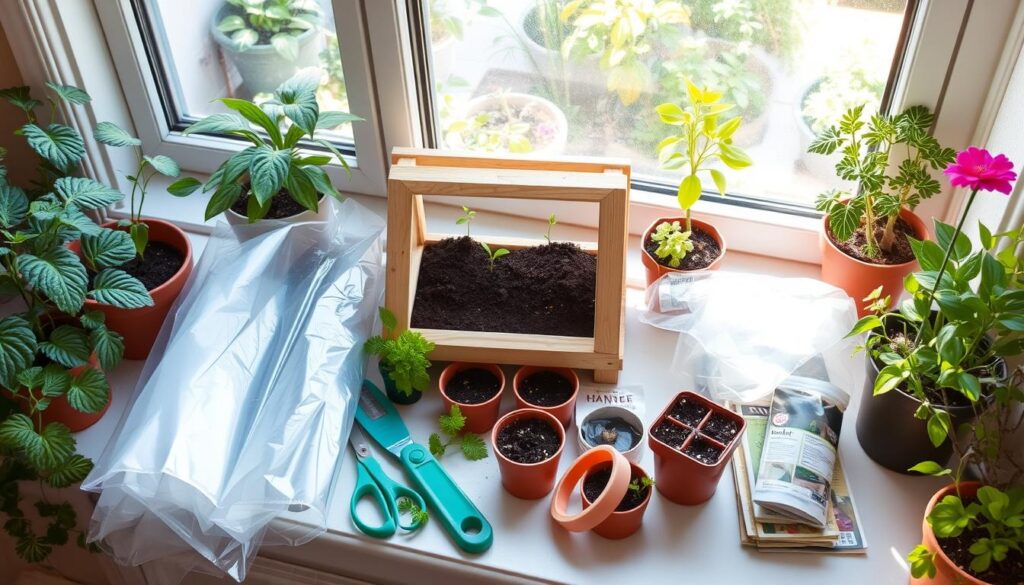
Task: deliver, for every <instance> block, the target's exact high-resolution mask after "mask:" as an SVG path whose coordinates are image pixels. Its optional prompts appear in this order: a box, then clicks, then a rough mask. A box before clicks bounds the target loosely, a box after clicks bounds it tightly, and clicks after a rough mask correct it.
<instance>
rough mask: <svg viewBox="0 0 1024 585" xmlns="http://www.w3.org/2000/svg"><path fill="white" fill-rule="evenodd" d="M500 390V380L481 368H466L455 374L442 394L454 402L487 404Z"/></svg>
mask: <svg viewBox="0 0 1024 585" xmlns="http://www.w3.org/2000/svg"><path fill="white" fill-rule="evenodd" d="M500 389H501V380H499V379H498V377H497V376H495V375H494V374H493V373H492V372H489V371H487V370H485V369H483V368H468V369H465V370H461V371H458V372H456V373H455V375H454V376H452V377H451V379H450V380H448V384H447V385H446V386H445V387H444V393H445V394H447V395H448V398H451V399H452V400H454V401H455V402H461V403H462V404H480V403H483V402H487V401H488V400H490V399H491V398H494V395H495V394H497V393H498V390H500Z"/></svg>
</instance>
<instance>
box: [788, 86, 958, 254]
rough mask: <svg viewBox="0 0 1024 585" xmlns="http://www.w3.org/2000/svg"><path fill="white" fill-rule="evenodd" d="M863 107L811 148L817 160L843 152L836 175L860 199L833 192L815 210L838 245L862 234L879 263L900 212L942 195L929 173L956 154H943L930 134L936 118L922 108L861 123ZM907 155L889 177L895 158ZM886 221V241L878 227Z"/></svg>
mask: <svg viewBox="0 0 1024 585" xmlns="http://www.w3.org/2000/svg"><path fill="white" fill-rule="evenodd" d="M863 113H864V106H863V105H860V106H857V107H855V108H852V109H850V110H848V111H847V112H846V113H845V114H844V115H843V118H842V120H840V122H839V124H837V125H835V126H830V127H829V128H826V129H825V131H824V132H822V133H821V134H819V135H818V136H817V138H815V140H814V142H812V143H811V145H810V147H809V148H808V151H809V152H812V153H815V154H824V155H830V154H832V153H834V152H842V154H843V157H842V158H841V159H840V160H839V162H838V163H836V174H837V175H838V176H839V178H841V179H843V180H846V181H855V182H857V183H858V185H859V189H858V191H857V192H856V193H850V192H848V191H843V190H837V189H833V190H830V191H827V192H825V193H822V194H821V195H819V196H818V199H817V202H816V206H817V208H818V210H820V211H823V212H825V213H827V214H828V216H829V230H830V231H831V232H832V236H833V237H835V238H836V240H837V241H840V242H842V241H846V240H848V239H849V238H850V237H852V236H853V234H854V233H855V232H856V231H857V230H858V229H860V230H863V232H864V237H865V244H864V248H863V253H864V255H865V256H867V257H869V258H875V257H877V256H878V255H879V253H880V251H881V250H884V251H887V252H888V251H890V250H892V247H893V243H894V242H895V240H896V231H895V228H896V222H897V220H898V219H899V215H900V210H902V209H904V208H907V209H911V210H912V209H914V208H915V207H917V205H918V204H919V203H920V202H921V201H923V200H925V199H929V198H930V197H932V196H933V195H935V194H936V193H938V192H939V191H940V190H941V187H940V185H939V182H938V180H936V179H935V178H934V177H932V175H931V173H930V172H929V169H931V170H938V169H941V168H943V167H945V166H946V165H948V164H949V163H951V162H953V158H954V157H955V156H956V152H955V151H954V150H953V149H951V148H944V147H942V145H940V144H939V142H938V141H937V140H936V139H935V138H933V137H932V136H931V135H930V134H929V133H928V132H929V131H930V129H931V125H932V121H933V120H934V116H933V115H932V114H931V112H929V111H928V108H926V107H924V106H912V107H910V108H907V109H906V110H905V111H904V112H903V113H901V114H898V115H896V116H888V115H885V114H875V115H872V116H871V121H870V122H865V121H864V119H863ZM894 149H895V152H897V153H902V152H907V153H908V155H907V156H906V157H905V158H903V160H902V161H901V162H900V163H899V165H898V167H897V168H898V170H897V172H896V173H894V174H890V173H889V172H888V169H889V167H890V160H891V156H892V155H893V154H894ZM880 219H885V228H884V232H883V235H882V238H881V239H880V240H879V239H878V238H877V237H876V235H875V226H876V224H877V222H878V221H879V220H880Z"/></svg>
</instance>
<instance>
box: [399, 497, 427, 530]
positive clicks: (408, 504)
mask: <svg viewBox="0 0 1024 585" xmlns="http://www.w3.org/2000/svg"><path fill="white" fill-rule="evenodd" d="M398 513H399V514H408V515H409V517H410V518H411V519H412V523H413V524H414V525H419V526H420V527H421V528H422V527H423V525H424V524H426V523H427V520H430V515H429V514H427V511H426V510H424V509H422V508H420V507H419V506H417V505H416V502H414V501H412V500H411V499H409V498H398Z"/></svg>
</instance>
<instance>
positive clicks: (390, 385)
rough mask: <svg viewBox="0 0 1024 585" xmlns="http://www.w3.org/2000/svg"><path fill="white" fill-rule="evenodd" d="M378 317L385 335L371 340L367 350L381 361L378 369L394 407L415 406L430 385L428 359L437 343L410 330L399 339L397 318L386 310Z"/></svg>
mask: <svg viewBox="0 0 1024 585" xmlns="http://www.w3.org/2000/svg"><path fill="white" fill-rule="evenodd" d="M379 314H380V321H381V323H382V324H383V326H384V333H385V334H384V335H378V336H376V337H371V338H370V339H368V340H367V341H366V344H365V345H364V349H365V351H366V353H368V354H370V355H375V356H377V357H379V358H380V361H379V362H378V363H377V367H378V369H379V370H380V376H381V378H382V379H383V380H384V390H385V392H386V393H387V395H388V398H389V399H390V400H391V401H392V402H394V403H395V404H414V403H416V402H418V401H419V399H420V398H422V397H423V391H424V390H426V389H427V388H428V387H429V386H430V373H429V372H428V371H427V369H428V368H429V367H430V360H428V359H427V356H428V355H430V352H432V351H434V344H433V343H431V342H430V341H428V340H427V339H426V338H424V337H423V334H421V333H420V332H418V331H412V330H409V329H406V330H405V331H403V332H402V333H401V334H399V335H397V336H396V335H395V334H394V331H395V327H396V325H397V321H396V319H395V315H394V314H393V313H392V312H391V311H389V310H387V309H385V308H383V307H381V308H380V310H379Z"/></svg>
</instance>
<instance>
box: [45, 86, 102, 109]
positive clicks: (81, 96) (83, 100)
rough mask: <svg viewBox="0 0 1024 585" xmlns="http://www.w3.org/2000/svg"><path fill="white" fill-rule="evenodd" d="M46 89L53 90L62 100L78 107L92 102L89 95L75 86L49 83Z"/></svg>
mask: <svg viewBox="0 0 1024 585" xmlns="http://www.w3.org/2000/svg"><path fill="white" fill-rule="evenodd" d="M46 87H49V88H50V89H52V90H53V91H54V93H56V94H57V95H58V96H60V98H61V99H62V100H64V101H66V102H69V103H72V104H75V105H76V106H82V105H85V104H87V103H89V102H91V101H92V98H91V97H89V94H87V93H85V91H84V90H82V89H79V88H77V87H75V86H73V85H61V84H59V83H54V82H52V81H47V82H46Z"/></svg>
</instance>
